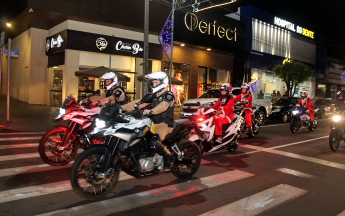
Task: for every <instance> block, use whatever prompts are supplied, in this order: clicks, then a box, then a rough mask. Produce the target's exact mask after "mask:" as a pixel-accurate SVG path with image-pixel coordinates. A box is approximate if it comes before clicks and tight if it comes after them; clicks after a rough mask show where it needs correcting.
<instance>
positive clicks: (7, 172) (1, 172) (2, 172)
mask: <svg viewBox="0 0 345 216" xmlns="http://www.w3.org/2000/svg"><path fill="white" fill-rule="evenodd" d="M73 163H74V161H71V162H70V163H69V164H67V165H65V166H50V165H49V164H40V165H32V166H24V167H15V168H9V169H0V177H6V176H14V175H18V174H29V173H35V172H44V171H50V170H58V169H66V168H71V166H72V164H73ZM209 163H211V161H207V160H201V162H200V164H201V165H205V164H209Z"/></svg>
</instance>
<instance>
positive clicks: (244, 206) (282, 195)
mask: <svg viewBox="0 0 345 216" xmlns="http://www.w3.org/2000/svg"><path fill="white" fill-rule="evenodd" d="M307 192H308V191H306V190H303V189H300V188H296V187H293V186H290V185H286V184H280V185H277V186H275V187H273V188H270V189H268V190H264V191H262V192H260V193H257V194H254V195H252V196H249V197H246V198H243V199H241V200H239V201H236V202H234V203H230V204H229V205H225V206H222V207H220V208H217V209H214V210H212V211H210V212H207V213H204V214H201V215H200V216H220V215H246V216H250V215H258V214H260V213H262V212H264V211H266V210H268V209H270V208H273V207H274V206H277V205H279V204H281V203H284V202H286V201H289V200H292V199H295V198H297V197H299V196H302V195H303V194H306V193H307Z"/></svg>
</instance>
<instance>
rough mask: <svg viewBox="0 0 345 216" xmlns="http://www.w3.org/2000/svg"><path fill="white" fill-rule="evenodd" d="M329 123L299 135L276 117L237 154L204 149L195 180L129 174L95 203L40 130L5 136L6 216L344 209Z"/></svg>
mask: <svg viewBox="0 0 345 216" xmlns="http://www.w3.org/2000/svg"><path fill="white" fill-rule="evenodd" d="M330 122H331V120H330V119H325V120H321V121H319V126H318V128H317V129H316V130H315V131H314V132H310V131H308V130H306V129H304V130H301V131H298V132H297V133H296V134H292V133H291V132H290V130H289V124H280V123H278V122H271V123H273V124H269V125H266V126H263V127H262V128H261V131H260V133H259V135H258V136H257V137H255V138H253V139H249V138H247V137H244V138H243V139H241V140H240V146H239V148H238V149H237V151H236V152H233V153H229V152H228V151H226V150H222V151H218V152H215V153H209V154H205V155H203V157H202V159H203V161H202V166H201V167H200V169H199V171H198V172H197V173H196V174H195V176H194V177H193V178H192V179H189V180H184V181H183V180H178V179H177V178H176V177H174V176H173V175H172V174H170V173H165V174H160V175H157V176H152V177H147V178H142V179H134V178H130V177H129V176H127V175H122V176H121V180H120V182H119V183H118V185H117V187H116V188H115V189H114V190H113V192H112V193H111V194H109V195H108V196H107V197H106V198H104V199H101V200H96V201H88V200H83V199H82V198H80V197H78V196H77V195H76V194H75V193H74V192H73V191H72V190H71V186H70V183H69V169H70V165H67V166H65V167H54V168H53V167H50V166H48V165H45V164H44V163H43V162H42V161H41V160H40V158H39V157H38V153H37V145H38V144H37V143H38V141H39V138H40V136H41V134H37V133H29V134H21V133H20V134H18V133H6V134H0V162H1V163H0V215H2V216H5V215H38V214H46V215H124V216H125V215H334V216H335V215H339V214H341V213H342V212H343V211H345V201H344V200H343V199H344V198H345V195H344V194H345V186H344V180H345V148H344V146H345V145H344V144H343V142H341V146H340V149H339V151H338V152H336V153H334V152H332V151H331V150H330V148H329V147H328V133H329V125H330ZM9 138H12V139H9ZM13 139H15V140H13ZM19 139H20V140H19ZM342 214H343V215H345V213H342Z"/></svg>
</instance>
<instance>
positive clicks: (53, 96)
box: [50, 67, 63, 106]
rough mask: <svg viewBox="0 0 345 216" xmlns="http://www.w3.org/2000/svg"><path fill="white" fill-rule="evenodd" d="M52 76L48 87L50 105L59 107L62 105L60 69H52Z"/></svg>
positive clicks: (61, 73) (61, 71)
mask: <svg viewBox="0 0 345 216" xmlns="http://www.w3.org/2000/svg"><path fill="white" fill-rule="evenodd" d="M52 71H53V74H52V82H51V84H52V85H51V87H50V104H51V105H54V106H60V105H61V104H62V85H63V82H62V78H63V70H62V68H60V67H54V68H53V70H52Z"/></svg>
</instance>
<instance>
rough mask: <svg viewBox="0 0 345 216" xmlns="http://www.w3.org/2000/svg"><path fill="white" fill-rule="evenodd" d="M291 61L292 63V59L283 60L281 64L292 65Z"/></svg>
mask: <svg viewBox="0 0 345 216" xmlns="http://www.w3.org/2000/svg"><path fill="white" fill-rule="evenodd" d="M292 61H293V60H292V59H289V58H286V59H284V61H283V64H285V63H292Z"/></svg>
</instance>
